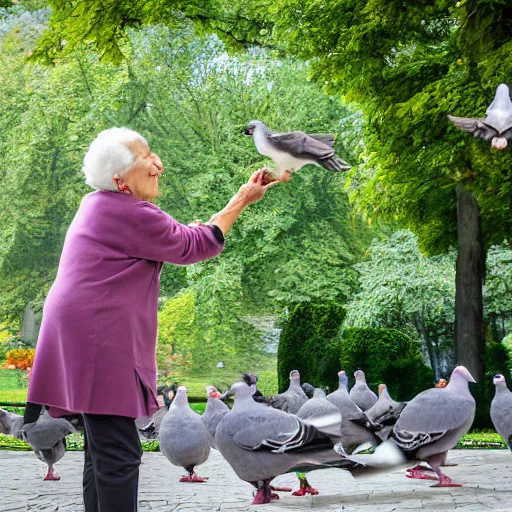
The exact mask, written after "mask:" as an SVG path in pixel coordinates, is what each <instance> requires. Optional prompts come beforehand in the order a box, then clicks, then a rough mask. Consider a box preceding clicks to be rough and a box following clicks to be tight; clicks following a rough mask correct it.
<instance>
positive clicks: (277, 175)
mask: <svg viewBox="0 0 512 512" xmlns="http://www.w3.org/2000/svg"><path fill="white" fill-rule="evenodd" d="M244 133H245V135H248V136H252V137H254V143H255V144H256V149H257V150H258V153H260V155H263V156H267V157H269V158H270V159H271V160H272V161H273V162H274V164H275V166H276V167H275V169H273V170H272V171H269V172H268V174H267V180H268V181H275V180H277V181H286V180H289V179H290V176H291V173H292V172H294V171H298V170H299V169H300V168H301V167H303V166H304V165H307V164H313V165H317V166H319V167H323V168H324V169H327V170H328V171H334V172H340V171H347V170H348V169H350V168H351V166H350V165H349V164H348V163H347V162H345V161H344V160H342V159H341V158H338V157H336V156H335V151H334V149H333V148H332V146H333V145H334V136H333V135H332V134H318V135H307V134H305V133H304V132H298V131H295V132H287V133H276V132H273V131H272V130H270V129H269V128H267V127H266V126H265V125H264V124H263V123H262V122H261V121H251V122H250V123H249V124H248V125H247V129H246V130H245V132H244Z"/></svg>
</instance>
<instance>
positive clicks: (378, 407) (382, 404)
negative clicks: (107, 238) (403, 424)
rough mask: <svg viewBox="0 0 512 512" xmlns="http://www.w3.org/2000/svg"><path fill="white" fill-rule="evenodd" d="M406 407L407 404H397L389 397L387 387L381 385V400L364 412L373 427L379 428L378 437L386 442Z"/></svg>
mask: <svg viewBox="0 0 512 512" xmlns="http://www.w3.org/2000/svg"><path fill="white" fill-rule="evenodd" d="M406 405H407V403H406V402H395V401H394V400H393V399H392V398H391V396H390V395H389V392H388V388H387V386H386V385H385V384H380V385H379V399H378V400H377V402H375V404H374V405H373V406H372V407H370V409H368V410H367V411H365V412H364V415H365V416H366V417H367V418H368V419H369V420H370V422H371V424H372V426H378V430H377V431H376V435H377V436H379V437H380V438H381V439H382V440H383V441H385V440H386V439H388V437H389V435H390V434H391V432H392V431H393V426H394V424H395V423H396V422H397V420H398V418H399V417H400V413H401V412H402V411H403V409H404V407H405V406H406Z"/></svg>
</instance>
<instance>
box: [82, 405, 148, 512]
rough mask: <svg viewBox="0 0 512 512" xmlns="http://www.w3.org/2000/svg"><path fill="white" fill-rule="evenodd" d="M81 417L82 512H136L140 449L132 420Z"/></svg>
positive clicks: (94, 415) (118, 417)
mask: <svg viewBox="0 0 512 512" xmlns="http://www.w3.org/2000/svg"><path fill="white" fill-rule="evenodd" d="M83 416H84V424H85V431H84V441H85V447H84V448H85V450H84V451H85V460H84V476H83V497H84V505H85V512H136V511H137V491H138V485H139V466H140V461H141V457H142V449H141V445H140V440H139V433H138V431H137V428H136V426H135V421H134V419H133V418H126V417H124V416H108V415H100V414H84V415H83Z"/></svg>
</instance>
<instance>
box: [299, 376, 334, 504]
mask: <svg viewBox="0 0 512 512" xmlns="http://www.w3.org/2000/svg"><path fill="white" fill-rule="evenodd" d="M302 388H304V384H303V385H302ZM336 416H338V417H339V421H338V422H334V423H333V429H332V432H327V431H326V430H323V433H324V434H328V435H329V438H330V439H331V441H332V442H333V443H339V442H341V413H340V411H339V409H338V408H337V407H336V406H335V405H333V404H331V402H329V401H328V400H327V399H326V397H325V393H324V391H323V390H322V389H320V388H316V389H315V390H314V391H313V396H312V397H311V398H310V399H309V400H308V401H307V402H306V403H305V404H304V405H303V406H302V407H301V408H300V409H299V412H298V413H297V418H300V419H303V420H310V419H315V418H321V417H336ZM297 476H298V478H299V482H300V488H299V489H298V490H297V491H295V492H294V493H292V496H305V495H306V494H312V495H317V494H319V492H318V490H317V489H315V488H314V487H312V486H311V485H310V484H309V482H308V481H307V478H306V475H305V474H298V475H297Z"/></svg>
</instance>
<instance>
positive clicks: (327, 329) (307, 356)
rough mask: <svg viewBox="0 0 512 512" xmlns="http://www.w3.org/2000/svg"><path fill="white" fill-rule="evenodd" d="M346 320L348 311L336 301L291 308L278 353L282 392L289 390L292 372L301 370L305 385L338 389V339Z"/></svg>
mask: <svg viewBox="0 0 512 512" xmlns="http://www.w3.org/2000/svg"><path fill="white" fill-rule="evenodd" d="M345 316H346V311H345V308H344V307H343V306H342V305H341V304H339V303H337V302H334V301H329V302H324V303H314V302H303V303H300V304H296V305H294V306H292V307H291V308H290V314H289V315H288V319H287V321H286V323H285V324H284V326H283V331H282V333H281V338H280V340H279V348H278V351H277V377H278V386H279V391H280V392H281V391H284V390H285V389H286V388H287V387H288V383H289V374H290V372H291V371H292V370H299V372H300V374H301V381H302V382H309V383H310V384H312V385H313V386H316V387H318V386H329V387H330V388H331V389H332V386H337V375H336V374H337V372H338V359H339V343H338V342H337V340H336V338H337V335H338V332H339V328H340V326H341V324H342V323H343V320H344V319H345Z"/></svg>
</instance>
